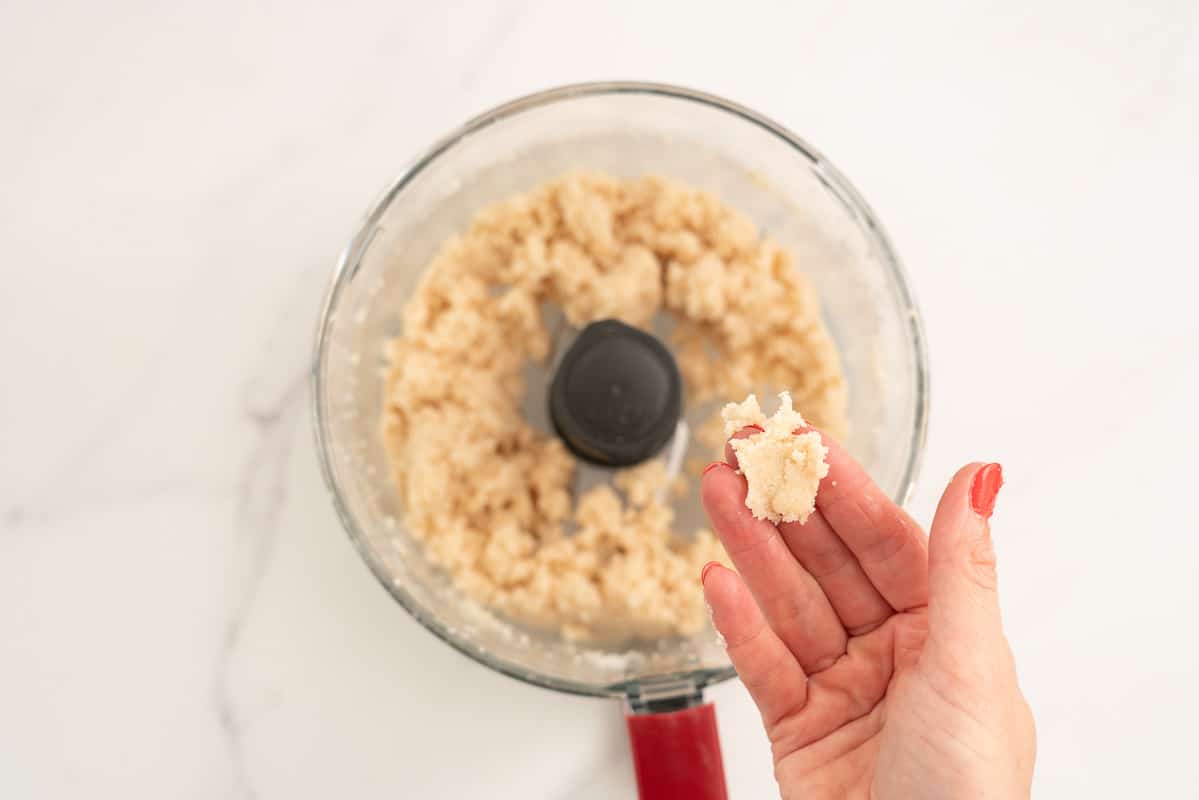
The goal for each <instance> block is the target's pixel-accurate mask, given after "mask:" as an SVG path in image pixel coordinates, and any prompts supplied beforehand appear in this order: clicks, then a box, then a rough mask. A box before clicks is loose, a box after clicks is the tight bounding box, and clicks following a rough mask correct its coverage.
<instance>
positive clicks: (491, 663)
mask: <svg viewBox="0 0 1199 800" xmlns="http://www.w3.org/2000/svg"><path fill="white" fill-rule="evenodd" d="M605 94H643V95H651V96H659V97H666V98H670V99H674V100H683V101H687V102H692V103H698V104H701V105H705V106H709V107H711V108H715V109H718V110H720V111H724V112H725V113H728V114H732V115H734V116H737V117H740V118H742V119H744V120H745V121H746V122H749V123H751V124H753V125H755V126H757V127H759V128H761V129H762V130H765V131H766V132H768V133H770V134H772V135H774V136H775V137H777V138H778V139H781V140H782V141H783V142H785V143H786V144H788V145H789V146H791V148H792V149H794V150H795V151H796V152H797V153H798V154H799V155H800V156H802V157H803V158H805V159H807V160H808V161H809V162H811V163H812V166H813V167H814V168H815V169H816V170H817V171H818V173H819V174H820V175H821V176H822V177H823V178H824V179H825V181H826V183H827V185H828V186H829V188H830V190H832V191H833V192H834V193H836V194H838V196H839V197H840V198H841V200H842V201H843V202H844V203H845V204H846V205H847V207H848V208H849V209H850V210H851V211H852V212H853V213H855V214H856V215H857V216H858V217H859V219H860V220H861V222H862V224H863V225H864V226H865V227H866V229H867V230H868V231H869V234H870V236H871V237H872V239H873V240H874V244H875V246H877V247H878V250H879V254H880V255H881V257H882V259H883V261H884V263H885V264H886V267H887V269H888V270H889V271H890V273H891V278H892V279H893V281H894V283H895V285H896V287H897V288H898V296H899V299H900V301H901V302H902V303H903V304H904V305H905V306H906V310H907V312H908V313H907V318H908V332H909V334H910V337H911V342H912V348H913V351H914V353H913V355H914V358H915V365H916V389H915V393H916V397H915V412H916V419H915V424H914V425H913V426H912V431H911V438H910V440H909V454H908V463H907V464H906V465H905V468H904V473H903V476H902V477H901V479H900V483H899V487H898V489H897V490H896V493H895V500H896V502H898V503H900V504H903V503H905V502H906V501H907V499H908V497H909V495H910V494H911V491H912V488H913V486H914V484H915V481H916V476H917V474H918V473H919V471H920V464H921V461H922V459H923V455H924V443H925V438H926V435H927V431H928V414H929V392H928V388H929V387H928V383H929V375H928V353H927V350H926V344H925V336H924V325H923V322H922V320H921V317H920V313H919V310H918V309H917V307H916V303H915V300H914V298H913V296H912V291H911V288H910V286H909V284H908V280H907V275H906V273H905V272H904V269H903V266H902V265H901V264H900V262H899V258H898V256H897V255H896V254H895V250H894V248H893V247H892V245H891V241H890V239H889V238H888V237H887V234H886V231H885V230H884V229H883V227H882V225H881V224H880V223H879V221H878V219H877V218H876V217H875V215H874V212H873V210H872V209H871V208H870V206H869V205H868V204H867V203H866V201H865V200H864V199H863V198H862V196H861V195H860V194H859V193H858V191H857V190H856V189H855V188H854V187H853V185H852V184H850V182H849V181H848V179H846V178H845V176H844V175H842V174H841V172H840V171H839V170H838V169H837V168H836V167H834V166H833V165H832V164H831V163H830V162H829V161H828V160H827V159H826V158H824V156H822V155H821V154H820V153H819V152H818V151H817V150H816V149H815V148H813V147H812V146H811V145H809V144H808V143H807V142H805V141H804V140H803V139H802V138H800V137H799V136H797V135H796V134H794V133H792V132H791V131H790V130H788V129H787V128H785V127H783V126H782V125H780V124H778V123H777V122H775V121H773V120H771V119H768V118H766V117H764V116H762V115H761V114H758V113H757V112H755V111H753V110H751V109H749V108H746V107H745V106H742V105H740V104H738V103H734V102H732V101H730V100H726V99H724V98H722V97H717V96H716V95H712V94H708V93H706V92H701V91H697V90H694V89H687V88H684V87H681V86H673V85H670V84H663V83H649V82H641V81H599V82H590V83H575V84H569V85H565V86H559V87H556V88H552V89H546V90H544V91H540V92H535V93H533V94H529V95H526V96H524V97H520V98H517V99H515V100H511V101H509V102H507V103H504V104H502V105H499V106H496V107H495V108H492V109H491V110H489V111H485V112H483V113H482V114H479V115H478V116H476V117H474V118H472V119H470V120H468V121H467V122H465V123H464V124H462V125H460V126H459V127H458V128H456V129H455V130H453V131H451V132H450V133H449V134H448V135H446V136H445V137H443V138H442V139H440V140H438V141H437V142H435V143H434V144H433V145H432V146H431V147H429V148H428V149H427V150H426V151H425V152H424V153H422V154H421V155H420V156H419V157H417V158H416V159H415V160H413V161H412V162H411V163H410V164H409V165H408V167H407V168H406V169H404V170H403V172H401V173H400V175H399V177H398V178H396V180H395V181H394V182H393V183H392V184H391V186H390V187H389V188H388V189H387V190H386V191H385V192H383V194H382V195H381V196H380V197H379V199H378V200H376V201H375V204H374V205H373V206H372V207H371V208H370V210H369V211H368V212H367V214H366V217H365V219H364V220H363V223H362V226H361V227H360V228H359V229H358V231H357V233H355V235H354V237H353V238H352V239H351V240H350V243H349V244H348V245H347V246H346V248H345V250H343V251H342V253H341V255H340V257H339V258H338V260H337V265H336V266H335V267H334V270H333V275H332V278H331V281H330V284H329V289H328V290H327V292H326V294H325V299H324V302H323V303H322V306H321V311H320V317H319V320H318V322H317V331H316V344H315V348H314V358H313V362H312V375H311V384H310V388H311V396H312V424H313V429H314V432H315V436H316V445H317V451H318V453H319V455H320V459H319V460H320V465H321V474H322V475H323V476H324V480H325V485H326V487H328V490H329V493H330V495H331V497H332V500H333V506H334V508H336V510H337V515H338V517H340V518H341V523H342V527H344V528H345V530H346V533H347V534H349V537H350V541H351V542H353V544H354V547H355V549H357V550H358V553H359V555H360V556H361V557H362V559H363V560H364V561H365V562H366V563H367V565H368V566H369V567H370V570H371V572H372V573H373V574H374V576H375V578H376V579H377V580H378V581H379V583H380V584H382V585H383V587H384V588H385V589H386V590H387V592H388V593H389V594H390V595H391V596H392V597H393V598H394V599H395V600H396V602H397V603H399V604H400V605H401V606H402V607H403V608H404V609H405V610H406V611H407V612H408V613H409V614H411V615H412V617H413V618H415V619H416V620H417V622H419V623H420V624H421V625H423V626H424V627H425V628H426V629H428V630H429V631H431V632H432V633H433V634H434V635H435V636H437V638H439V639H441V640H442V641H443V642H445V643H447V644H449V645H450V646H451V647H453V648H454V649H456V650H458V651H459V652H460V653H463V654H464V655H466V656H468V657H469V658H471V659H473V660H474V661H477V662H478V663H480V664H482V665H483V666H485V667H488V668H490V669H493V670H496V671H497V672H500V673H503V674H505V675H508V676H510V677H513V678H516V679H517V680H520V681H524V682H525V683H529V684H532V685H534V686H541V687H544V688H547V689H554V690H557V691H562V692H568V693H571V694H579V695H590V696H621V695H626V694H629V693H630V692H632V691H635V690H636V688H637V684H638V681H633V682H631V683H630V682H623V683H615V684H612V685H608V686H594V685H591V684H587V683H581V682H578V681H571V680H566V679H563V678H556V677H553V676H549V675H542V674H540V673H536V672H532V671H530V670H527V669H525V668H523V667H522V666H520V665H519V664H514V663H510V662H508V661H505V660H503V659H499V658H495V657H494V656H492V655H489V654H488V653H485V652H484V651H483V650H481V649H480V648H478V647H477V646H476V645H475V644H474V643H472V642H471V641H469V640H468V639H462V638H459V637H457V636H455V635H454V634H452V633H451V632H450V631H449V630H448V629H447V628H446V627H445V626H444V625H443V624H441V622H440V621H439V620H438V619H437V617H436V616H435V615H434V614H432V613H430V612H429V611H428V610H427V609H425V608H424V607H422V606H421V605H420V604H419V603H417V602H415V600H413V598H412V597H411V595H409V594H408V592H406V591H405V590H404V588H403V587H402V586H397V585H396V584H395V582H394V581H393V580H392V579H391V576H390V575H389V574H388V573H387V570H386V567H385V566H384V564H383V563H382V562H381V561H380V560H379V559H378V558H377V557H376V556H375V553H374V552H373V551H372V549H371V548H370V547H369V546H368V544H367V542H366V537H365V534H364V533H363V531H362V529H361V528H360V527H359V524H358V521H357V519H355V518H354V515H353V514H352V513H351V512H350V509H349V508H348V507H347V505H346V502H345V498H344V495H343V493H342V490H341V486H340V485H339V482H338V479H337V474H336V471H335V470H334V467H333V459H332V451H331V447H330V432H329V429H328V424H327V419H328V417H329V409H328V408H327V401H326V396H325V386H324V383H323V375H322V372H323V369H322V368H323V365H324V360H325V355H326V353H327V350H328V332H329V328H330V326H331V324H332V318H333V309H334V308H336V307H337V301H338V298H339V297H340V295H341V292H342V291H343V289H344V288H345V286H346V284H347V283H348V282H349V280H350V279H351V278H353V276H354V273H355V272H356V271H357V268H358V263H359V260H360V258H361V256H362V254H363V253H364V252H365V251H366V246H367V245H369V244H370V240H371V238H373V236H374V234H375V230H376V226H377V224H378V222H379V220H380V218H381V217H382V215H383V212H384V211H385V210H386V208H387V207H388V206H389V205H390V204H391V202H392V201H393V200H394V199H395V198H396V197H397V196H398V195H399V194H400V192H401V191H403V189H404V187H405V186H406V185H407V184H408V183H409V182H410V181H411V180H412V179H413V178H415V177H416V176H417V175H418V174H420V172H421V171H422V170H423V169H425V167H427V166H428V165H429V164H430V163H432V162H433V161H434V160H435V159H436V158H437V157H438V156H440V155H441V154H442V153H444V152H445V151H447V150H449V149H450V148H451V147H453V146H454V145H455V144H456V143H457V142H459V141H460V140H462V139H463V138H465V137H466V136H469V135H471V134H474V133H477V132H478V131H481V130H483V129H484V128H486V127H488V126H489V125H492V124H493V123H495V122H499V121H501V120H504V119H507V118H508V117H512V116H515V115H517V114H520V113H523V112H525V111H528V110H530V109H534V108H540V107H542V106H547V105H551V104H553V103H557V102H560V101H563V100H568V99H571V98H575V97H581V96H590V95H605ZM735 674H736V672H735V671H734V670H733V668H732V666H728V667H724V668H721V669H715V670H695V671H692V672H688V673H682V674H679V675H673V676H668V675H663V676H654V681H655V682H656V681H659V680H661V681H664V682H665V681H670V680H672V679H679V678H686V679H688V681H689V682H690V684H691V685H692V686H693V687H695V688H696V689H698V688H702V687H703V686H707V685H710V684H713V683H719V682H721V681H724V680H727V679H729V678H731V677H733V676H734V675H735Z"/></svg>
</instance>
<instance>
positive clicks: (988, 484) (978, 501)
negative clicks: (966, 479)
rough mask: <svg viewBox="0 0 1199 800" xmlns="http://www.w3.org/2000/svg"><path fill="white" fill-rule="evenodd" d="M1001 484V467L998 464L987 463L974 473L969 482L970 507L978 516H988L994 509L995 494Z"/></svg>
mask: <svg viewBox="0 0 1199 800" xmlns="http://www.w3.org/2000/svg"><path fill="white" fill-rule="evenodd" d="M1000 486H1003V467H1001V466H1000V465H999V464H987V465H986V466H985V467H983V468H982V469H980V470H979V471H978V472H976V473H974V480H973V481H972V482H971V484H970V507H971V508H973V509H974V513H975V514H978V515H979V516H980V517H989V516H991V512H992V511H994V510H995V496H996V495H998V494H999V487H1000Z"/></svg>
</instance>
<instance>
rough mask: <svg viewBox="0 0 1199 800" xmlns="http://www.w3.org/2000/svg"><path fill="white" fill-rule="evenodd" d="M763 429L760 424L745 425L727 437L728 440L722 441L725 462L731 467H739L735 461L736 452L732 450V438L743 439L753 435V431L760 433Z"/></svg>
mask: <svg viewBox="0 0 1199 800" xmlns="http://www.w3.org/2000/svg"><path fill="white" fill-rule="evenodd" d="M763 430H764V429H763V428H762V426H761V425H746V426H745V427H744V428H742V429H741V430H739V431H737V432H736V433H734V434H733V435H732V436H731V437H729V440H728V441H727V442H725V443H724V460H725V463H727V464H729V465H730V466H732V468H733V469H741V465H740V464H738V463H737V453H736V451H735V450H733V445H732V441H733V439H744V438H746V437H747V436H753V435H754V434H755V433H762V432H763Z"/></svg>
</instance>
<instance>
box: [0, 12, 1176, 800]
mask: <svg viewBox="0 0 1199 800" xmlns="http://www.w3.org/2000/svg"><path fill="white" fill-rule="evenodd" d="M1020 6H1021V4H1011V3H991V2H988V3H976V2H972V3H950V2H946V3H943V4H936V3H926V2H914V3H902V4H896V3H885V4H884V3H880V4H877V5H876V7H874V8H873V9H871V10H867V9H866V8H864V7H863V6H861V5H855V4H844V3H836V2H825V3H815V2H795V3H782V2H780V3H774V4H767V3H758V2H747V1H746V0H743V1H742V2H739V3H736V4H731V5H730V4H724V5H722V6H720V7H719V10H713V11H711V12H703V11H701V8H702V7H703V4H699V3H674V4H672V3H652V2H645V0H639V1H637V2H631V1H630V2H610V3H589V4H582V5H575V4H571V3H550V2H545V0H533V1H532V2H526V3H511V2H505V3H482V2H478V3H469V2H466V0H457V2H439V3H431V2H421V3H416V2H392V3H378V4H375V5H373V6H371V5H366V4H363V5H361V6H359V5H358V4H340V5H338V6H337V7H336V8H337V10H334V8H335V6H334V4H314V5H312V6H309V5H307V4H306V5H304V6H303V7H300V6H299V4H286V3H277V4H257V5H255V7H254V8H250V7H249V5H248V4H242V3H232V2H218V3H205V4H190V5H188V4H161V3H149V2H146V3H116V4H113V3H76V4H71V5H65V4H58V3H17V4H15V5H14V4H11V3H6V4H4V6H3V7H2V8H0V186H2V189H0V243H2V245H3V253H4V258H5V263H4V266H3V276H4V279H3V286H4V289H3V312H2V313H0V331H2V336H0V356H2V357H3V362H4V366H5V370H4V372H5V379H4V388H3V389H2V390H0V453H2V454H3V457H2V458H0V797H4V798H68V797H71V798H74V797H87V798H165V797H172V798H175V797H179V798H185V797H186V798H213V797H230V798H262V799H263V800H269V799H270V798H289V800H294V799H295V798H324V797H335V796H336V797H353V798H358V799H359V800H368V799H369V798H396V797H413V798H433V797H437V798H441V797H483V796H486V797H493V798H505V797H511V798H526V797H536V798H541V797H547V798H550V797H553V798H558V797H561V798H611V797H628V796H631V794H632V792H633V779H632V769H631V767H630V763H629V758H628V753H627V745H626V744H625V740H624V734H623V728H622V722H621V717H620V711H619V708H618V706H617V704H615V703H610V702H604V701H592V700H586V699H580V698H573V697H566V696H561V695H557V694H553V693H550V692H547V691H542V690H538V689H534V688H531V687H528V686H524V685H521V684H519V683H517V682H515V681H513V680H510V679H507V678H504V677H501V676H499V675H496V674H493V673H490V672H488V671H487V670H485V669H484V668H482V667H480V666H478V665H476V664H474V663H473V662H470V661H468V660H467V659H465V658H463V657H462V656H460V655H458V654H457V653H455V652H453V651H451V650H450V649H449V648H447V647H446V646H444V645H443V644H441V643H440V642H438V641H437V640H436V639H434V638H433V636H431V635H429V634H428V633H426V632H425V631H424V630H423V629H422V628H420V627H419V626H418V625H417V624H416V623H415V622H413V621H412V620H410V619H409V618H408V617H407V616H406V615H405V614H404V612H403V611H402V610H401V609H400V608H399V607H398V606H396V605H395V604H394V603H393V602H392V601H391V599H390V598H389V597H388V596H387V594H386V593H385V592H384V591H383V590H382V589H381V588H380V587H379V586H378V585H377V584H376V583H375V581H374V580H373V579H372V578H371V577H370V575H369V573H368V571H367V569H366V567H365V566H363V565H362V564H361V563H360V561H359V559H358V557H357V555H356V554H355V552H354V551H353V550H352V548H351V546H350V544H349V542H348V541H347V540H346V537H345V536H344V535H343V534H342V532H341V530H340V528H339V526H338V523H337V520H336V519H335V516H334V514H333V512H332V510H331V508H330V505H329V503H328V501H327V498H326V494H325V490H324V488H323V486H322V484H321V481H320V478H319V475H318V471H317V466H316V461H315V457H314V449H313V445H312V440H311V436H310V433H309V423H308V418H307V406H306V403H305V395H306V391H307V387H306V385H305V383H304V377H305V370H306V369H307V366H308V359H309V345H310V339H311V334H312V331H313V323H314V317H315V314H316V311H317V306H318V301H319V296H320V293H321V291H322V288H323V286H324V283H325V280H326V277H327V275H328V273H329V271H330V269H331V266H332V264H333V261H334V258H335V256H336V254H337V252H338V250H339V249H340V248H341V246H342V244H343V242H344V241H345V240H346V238H347V237H348V235H349V233H350V232H351V231H352V229H353V227H354V225H355V222H356V220H357V218H358V216H359V215H360V213H361V212H362V211H363V209H364V208H365V207H366V206H367V205H368V203H369V202H370V201H371V200H372V199H373V198H374V196H375V194H376V192H377V191H378V190H379V189H380V188H382V186H383V185H384V184H386V183H387V182H388V181H389V180H390V178H391V177H392V176H393V175H394V174H396V173H397V171H398V170H399V168H400V167H401V166H402V164H403V163H404V162H405V161H406V160H407V159H408V158H409V157H410V156H412V155H413V154H414V153H415V152H416V151H417V150H418V149H419V148H420V147H421V146H422V145H424V144H426V143H427V142H429V141H430V140H431V139H432V138H434V137H435V136H437V135H439V134H440V133H441V132H443V131H445V130H446V129H448V128H449V127H450V126H452V125H454V124H456V123H458V122H459V121H461V120H463V119H465V118H466V117H467V116H469V115H472V114H474V113H475V112H477V111H480V110H482V109H484V108H486V107H488V106H490V105H493V104H495V103H496V102H499V101H502V100H504V99H507V98H509V97H512V96H515V95H517V94H521V93H525V92H527V91H529V90H532V89H535V88H541V87H544V86H548V85H551V84H557V83H564V82H570V81H575V80H582V79H595V78H604V77H636V78H644V79H653V80H662V81H671V82H677V83H682V84H686V85H691V86H695V87H697V88H703V89H707V90H710V91H713V92H717V93H720V94H724V95H726V96H729V97H732V98H734V99H736V100H739V101H741V102H743V103H745V104H747V105H750V106H753V107H755V108H758V109H759V110H761V111H763V112H765V113H766V114H768V115H770V116H773V117H775V118H777V119H779V120H780V121H782V122H783V123H785V124H786V125H788V126H790V127H792V128H794V129H795V130H797V131H799V132H800V133H801V134H802V135H803V136H805V137H806V138H808V139H809V140H810V141H812V142H814V143H815V144H816V145H817V146H818V147H820V148H821V149H822V150H823V151H824V152H825V153H827V154H828V155H829V156H830V157H831V158H832V160H833V161H835V162H836V163H837V164H838V165H839V166H840V167H841V168H842V169H843V170H844V171H845V172H846V173H847V174H848V175H849V176H850V178H851V179H852V180H853V181H854V182H855V183H856V184H857V185H858V187H859V188H860V189H862V191H863V192H864V193H865V194H866V196H867V197H868V198H869V199H870V201H871V202H872V204H873V205H874V207H875V209H876V210H877V211H878V213H879V215H880V216H881V218H882V219H883V221H884V222H885V224H886V225H887V226H888V228H889V230H890V232H891V234H892V235H893V238H894V239H895V241H896V244H897V246H898V248H899V251H900V253H901V255H902V257H903V258H904V260H905V261H906V263H907V266H908V268H909V271H910V273H911V276H912V279H913V282H914V285H915V289H916V291H917V294H918V297H919V300H920V302H921V305H922V307H923V310H924V312H925V314H926V317H927V324H928V335H929V341H930V348H931V359H932V373H933V383H934V397H933V423H932V429H931V435H930V438H929V442H928V452H927V458H926V461H925V468H924V472H923V479H922V482H921V485H920V489H919V491H918V492H917V495H916V497H915V499H914V501H913V507H914V511H915V513H916V514H918V515H919V516H921V517H922V518H924V519H927V518H928V516H929V514H930V513H931V510H932V507H933V505H934V503H935V500H936V497H937V495H938V494H939V488H940V484H941V483H942V482H943V481H944V480H945V479H946V478H947V477H948V476H949V475H950V474H951V472H952V470H953V469H954V468H955V467H956V466H957V465H958V464H960V463H962V462H964V461H966V460H970V459H974V458H987V459H995V460H1000V461H1002V462H1003V463H1004V465H1005V468H1006V473H1007V476H1008V480H1009V483H1008V486H1007V488H1005V489H1004V492H1003V494H1002V495H1001V497H1000V500H999V507H998V512H997V515H996V539H997V543H998V547H999V551H1000V569H1001V580H1002V592H1003V600H1004V610H1005V614H1006V620H1007V624H1008V626H1009V630H1010V635H1011V639H1012V640H1013V643H1014V646H1015V649H1016V652H1017V656H1018V660H1019V664H1020V670H1021V675H1022V680H1023V683H1024V686H1025V687H1026V690H1027V692H1028V694H1029V696H1030V699H1031V701H1032V704H1033V707H1034V709H1035V711H1036V714H1037V720H1038V725H1039V734H1040V756H1039V761H1038V766H1037V787H1038V790H1039V792H1038V793H1039V794H1040V795H1041V796H1044V797H1113V798H1115V797H1121V798H1122V797H1165V796H1172V797H1177V796H1181V795H1182V794H1185V793H1187V792H1188V791H1195V787H1196V786H1199V760H1197V759H1196V758H1195V755H1194V752H1193V751H1194V745H1195V727H1194V726H1195V720H1196V719H1197V718H1199V700H1197V697H1199V692H1197V689H1196V681H1197V680H1199V644H1197V641H1196V640H1197V638H1199V637H1197V636H1196V630H1199V623H1197V622H1196V618H1197V616H1199V589H1197V588H1196V587H1197V581H1196V577H1195V565H1196V563H1199V536H1197V534H1199V525H1197V524H1196V517H1195V511H1194V507H1193V504H1192V503H1191V500H1192V499H1193V498H1194V497H1195V495H1196V489H1195V486H1196V481H1197V480H1199V477H1197V474H1199V473H1197V470H1196V467H1195V453H1196V451H1197V448H1199V437H1197V436H1196V433H1195V423H1194V418H1195V411H1196V400H1197V397H1196V394H1197V393H1196V391H1195V390H1196V372H1197V370H1196V355H1197V353H1196V344H1197V342H1199V313H1196V310H1195V305H1196V297H1195V292H1196V288H1197V282H1196V277H1195V274H1196V269H1197V267H1199V264H1197V260H1196V249H1197V248H1196V244H1195V242H1196V240H1195V229H1196V222H1195V216H1196V209H1197V205H1196V200H1195V186H1196V178H1199V90H1197V88H1196V87H1197V86H1199V6H1196V5H1195V4H1194V3H1193V2H1186V0H1180V1H1179V2H1165V0H1162V1H1161V2H1142V3H1136V4H1133V3H1081V2H1065V1H1059V2H1046V3H1038V4H1036V5H1035V6H1032V5H1023V8H1021V7H1020ZM711 695H712V696H713V697H714V698H715V699H716V702H717V705H718V708H719V715H720V726H721V729H722V733H723V739H724V748H725V758H726V762H727V767H728V772H729V780H730V783H731V788H732V793H733V797H734V798H760V797H768V796H771V795H772V793H773V792H774V784H773V779H772V776H771V771H770V760H769V754H768V750H767V747H766V743H765V739H764V737H763V735H762V733H761V732H760V730H759V729H758V725H757V720H756V713H755V712H754V710H753V708H752V706H751V705H750V704H749V702H748V699H747V697H746V695H745V693H744V690H743V689H742V688H741V687H740V685H738V684H736V683H735V682H731V683H728V684H725V685H723V686H721V687H718V688H717V689H716V690H714V691H712V692H711Z"/></svg>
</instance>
